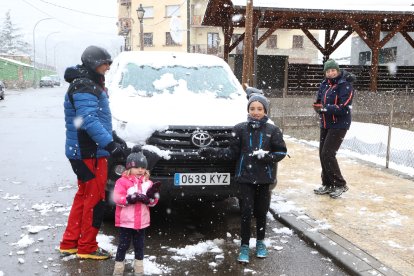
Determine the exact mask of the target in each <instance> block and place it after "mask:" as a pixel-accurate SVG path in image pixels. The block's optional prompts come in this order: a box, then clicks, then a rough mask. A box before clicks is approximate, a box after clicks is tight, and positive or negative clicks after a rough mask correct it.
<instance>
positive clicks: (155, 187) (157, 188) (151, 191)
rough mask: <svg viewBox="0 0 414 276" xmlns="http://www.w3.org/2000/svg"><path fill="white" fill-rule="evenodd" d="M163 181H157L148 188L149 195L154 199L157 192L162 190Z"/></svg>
mask: <svg viewBox="0 0 414 276" xmlns="http://www.w3.org/2000/svg"><path fill="white" fill-rule="evenodd" d="M160 186H161V182H159V181H157V182H154V183H153V184H152V186H151V187H150V188H149V189H148V190H147V196H148V197H149V198H152V199H154V198H155V194H156V193H159V192H160Z"/></svg>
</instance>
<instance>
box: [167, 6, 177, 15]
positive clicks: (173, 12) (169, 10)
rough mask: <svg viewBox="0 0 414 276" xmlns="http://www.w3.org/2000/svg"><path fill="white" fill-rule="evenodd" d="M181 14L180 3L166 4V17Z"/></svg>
mask: <svg viewBox="0 0 414 276" xmlns="http://www.w3.org/2000/svg"><path fill="white" fill-rule="evenodd" d="M171 16H180V5H168V6H165V17H171Z"/></svg>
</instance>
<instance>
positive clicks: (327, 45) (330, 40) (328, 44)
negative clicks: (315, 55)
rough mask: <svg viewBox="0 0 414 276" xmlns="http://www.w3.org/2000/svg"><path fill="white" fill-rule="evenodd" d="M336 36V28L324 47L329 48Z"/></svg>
mask: <svg viewBox="0 0 414 276" xmlns="http://www.w3.org/2000/svg"><path fill="white" fill-rule="evenodd" d="M337 36H338V30H334V33H333V35H332V37H331V38H330V39H329V40H328V43H327V44H326V47H325V48H327V49H328V48H330V47H331V46H332V45H333V44H334V43H335V39H336V37H337Z"/></svg>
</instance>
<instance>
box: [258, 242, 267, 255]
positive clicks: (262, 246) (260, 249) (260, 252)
mask: <svg viewBox="0 0 414 276" xmlns="http://www.w3.org/2000/svg"><path fill="white" fill-rule="evenodd" d="M256 257H258V258H266V257H267V249H266V245H265V244H264V242H263V241H259V240H258V241H256Z"/></svg>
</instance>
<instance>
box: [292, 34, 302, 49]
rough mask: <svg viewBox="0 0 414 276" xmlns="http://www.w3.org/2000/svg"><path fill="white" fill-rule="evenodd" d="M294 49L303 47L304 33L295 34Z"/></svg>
mask: <svg viewBox="0 0 414 276" xmlns="http://www.w3.org/2000/svg"><path fill="white" fill-rule="evenodd" d="M292 48H293V49H299V48H303V35H294V36H293V44H292Z"/></svg>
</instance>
